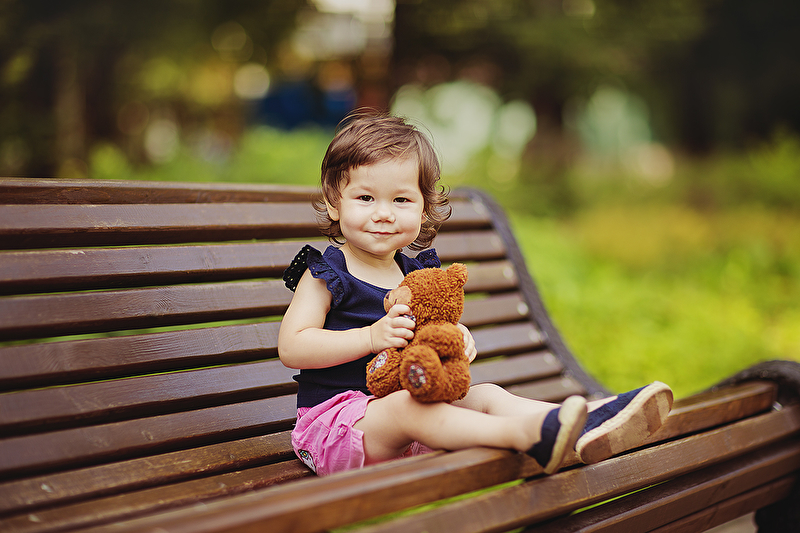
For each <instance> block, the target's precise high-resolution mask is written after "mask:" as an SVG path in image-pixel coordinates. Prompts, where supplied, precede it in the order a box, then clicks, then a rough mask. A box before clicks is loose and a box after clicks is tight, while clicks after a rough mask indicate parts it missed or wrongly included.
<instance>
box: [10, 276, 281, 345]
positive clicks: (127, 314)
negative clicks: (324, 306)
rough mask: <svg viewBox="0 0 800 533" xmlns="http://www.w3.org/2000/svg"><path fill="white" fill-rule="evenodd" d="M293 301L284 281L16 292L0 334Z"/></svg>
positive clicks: (71, 329)
mask: <svg viewBox="0 0 800 533" xmlns="http://www.w3.org/2000/svg"><path fill="white" fill-rule="evenodd" d="M290 300H291V292H290V291H289V290H288V289H287V288H286V287H285V286H284V284H283V282H282V281H278V280H275V281H263V282H261V281H253V282H236V283H215V284H204V285H179V286H170V287H157V288H148V289H130V290H122V291H107V292H88V293H71V294H56V295H40V296H12V297H7V298H4V299H3V307H4V308H5V312H4V313H3V314H2V315H0V339H5V340H13V339H24V338H36V337H51V336H57V335H67V334H77V333H97V332H103V331H113V330H125V329H138V328H147V327H158V326H174V325H182V324H192V323H203V322H212V321H220V320H235V319H241V318H255V317H263V316H269V315H274V314H277V313H282V312H283V311H284V310H285V309H286V307H287V306H288V305H289V302H290Z"/></svg>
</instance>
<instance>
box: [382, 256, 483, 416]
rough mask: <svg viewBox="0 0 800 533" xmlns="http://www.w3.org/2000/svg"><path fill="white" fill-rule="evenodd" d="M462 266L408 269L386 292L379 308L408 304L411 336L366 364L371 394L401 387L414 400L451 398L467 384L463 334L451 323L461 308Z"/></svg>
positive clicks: (464, 274)
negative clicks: (399, 281) (400, 280)
mask: <svg viewBox="0 0 800 533" xmlns="http://www.w3.org/2000/svg"><path fill="white" fill-rule="evenodd" d="M466 282H467V267H466V266H464V265H462V264H460V263H455V264H453V265H451V266H450V267H449V268H447V270H441V269H438V268H423V269H421V270H416V271H414V272H411V273H409V274H408V275H407V276H406V277H405V279H403V281H402V282H401V283H400V285H399V286H398V287H397V288H396V289H393V290H391V291H390V292H389V294H387V295H386V298H385V299H384V302H383V306H384V308H385V309H386V311H388V310H389V309H390V308H391V307H392V305H394V304H396V303H404V304H406V305H408V306H409V307H410V308H411V314H412V318H413V319H414V320H415V322H416V327H415V328H414V338H413V339H412V340H411V342H409V344H408V345H407V346H406V347H405V348H389V349H387V350H383V351H382V352H381V353H379V354H378V355H376V356H375V358H373V359H372V361H370V363H369V364H368V365H367V388H369V390H370V392H371V393H372V394H374V395H375V396H377V397H382V396H386V395H388V394H391V393H392V392H395V391H398V390H401V389H405V390H407V391H409V392H410V393H411V395H412V396H413V397H414V398H416V399H417V400H418V401H420V402H425V403H430V402H452V401H455V400H460V399H461V398H463V397H464V396H465V395H466V394H467V391H468V390H469V386H470V375H469V360H468V359H467V356H466V355H465V354H464V335H463V333H462V332H461V330H459V329H458V328H457V327H456V324H457V323H458V321H459V319H460V318H461V313H462V311H463V310H464V284H465V283H466Z"/></svg>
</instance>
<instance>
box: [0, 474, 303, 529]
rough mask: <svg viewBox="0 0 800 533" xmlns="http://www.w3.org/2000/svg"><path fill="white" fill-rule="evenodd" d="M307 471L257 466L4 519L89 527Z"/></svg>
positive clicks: (24, 525) (9, 523)
mask: <svg viewBox="0 0 800 533" xmlns="http://www.w3.org/2000/svg"><path fill="white" fill-rule="evenodd" d="M307 471H308V469H307V468H306V467H305V466H304V465H303V464H302V463H301V462H300V460H295V461H291V462H287V463H281V464H274V465H264V466H256V467H253V468H247V469H242V470H237V471H235V472H226V473H224V474H218V475H215V476H211V477H207V478H201V479H194V480H191V481H183V482H179V483H175V484H169V485H163V486H158V487H153V488H148V489H142V490H140V491H137V492H132V493H128V494H121V495H116V496H107V497H101V498H97V499H95V500H92V501H87V502H81V503H75V504H71V505H66V506H64V507H57V508H53V509H43V510H40V511H34V512H32V513H26V514H23V515H16V516H11V517H8V518H5V519H3V522H4V526H6V527H8V528H10V530H11V531H15V532H18V533H47V532H50V531H62V530H65V529H74V528H80V527H87V526H92V525H95V524H102V523H104V522H109V521H117V520H124V519H126V518H132V517H135V516H138V515H141V514H145V513H149V512H154V511H156V510H164V509H169V508H171V507H177V506H180V505H189V504H192V503H196V502H200V501H209V500H212V499H214V498H220V497H222V496H231V495H235V494H240V493H242V492H248V491H252V490H257V489H263V488H265V487H269V486H271V485H275V484H278V483H281V482H285V481H290V480H293V479H298V478H301V477H305V475H306V472H307ZM31 517H33V519H32V518H31Z"/></svg>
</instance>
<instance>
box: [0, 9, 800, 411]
mask: <svg viewBox="0 0 800 533" xmlns="http://www.w3.org/2000/svg"><path fill="white" fill-rule="evenodd" d="M798 23H800V4H798V3H796V2H793V1H791V0H776V1H773V2H769V3H756V2H747V1H744V0H694V1H688V0H687V1H683V0H650V1H646V2H645V1H634V0H527V1H514V0H492V1H489V0H438V1H433V0H396V1H395V0H307V1H306V0H259V1H256V0H234V1H225V2H223V1H219V0H214V1H211V0H208V1H199V0H140V1H139V2H126V3H122V2H108V1H105V0H72V1H70V2H61V1H55V0H27V1H26V0H2V1H0V175H5V176H29V177H91V178H102V179H146V180H189V181H241V182H277V183H307V184H314V183H316V182H317V180H318V173H319V163H320V161H321V158H322V155H323V154H324V151H325V149H326V147H327V143H328V142H329V140H330V138H331V136H332V134H333V129H334V127H335V125H336V124H337V123H338V121H339V120H340V119H341V118H342V117H343V116H344V115H345V114H346V113H347V112H348V111H350V110H351V109H353V108H356V107H361V106H369V107H374V108H378V109H389V110H392V111H393V112H395V113H399V114H403V115H405V116H408V117H410V118H412V119H413V120H415V121H417V122H418V123H419V124H421V126H422V127H423V129H424V130H425V131H427V132H429V133H430V135H431V136H432V138H433V139H434V143H435V145H436V146H437V149H438V150H439V152H440V155H441V157H442V162H443V173H444V179H445V181H446V182H447V184H448V185H449V186H451V187H457V186H459V185H462V184H465V185H472V186H477V187H481V188H483V189H485V190H487V191H489V192H490V193H492V194H493V195H494V196H495V197H496V198H497V199H498V201H499V202H500V203H501V204H503V205H504V206H505V207H506V208H507V209H508V210H509V212H510V214H511V217H512V221H513V224H514V226H515V231H516V235H517V237H518V238H519V240H520V242H521V245H522V247H523V250H524V252H525V255H526V257H527V259H528V263H529V265H530V267H531V270H532V271H533V273H534V276H535V277H536V279H537V282H538V283H539V286H540V290H541V292H542V294H543V297H544V299H545V302H546V304H547V306H548V308H549V310H550V312H551V313H552V315H553V318H554V320H555V322H556V324H557V326H558V327H559V329H560V330H561V331H562V333H563V334H564V337H565V338H566V340H567V343H568V345H569V346H570V347H571V348H572V349H573V351H574V352H575V353H576V355H577V357H578V358H579V360H580V361H581V362H582V363H583V364H584V366H585V367H586V368H587V369H588V370H589V371H590V372H591V373H593V374H594V375H595V376H596V377H597V378H598V379H599V380H600V381H601V382H603V383H604V384H605V385H606V386H608V387H609V388H610V389H612V390H617V391H619V390H626V389H629V388H632V387H635V386H638V385H640V384H642V383H644V382H647V381H651V380H654V379H659V380H662V381H665V382H668V383H670V384H671V385H672V386H673V388H674V389H675V391H676V393H677V394H678V395H680V396H682V395H685V394H688V393H691V392H695V391H697V390H700V389H703V388H705V387H708V386H710V385H712V384H713V383H715V382H717V381H719V380H721V379H723V378H724V377H727V376H729V375H731V374H733V373H734V372H736V371H738V370H741V369H743V368H745V367H747V366H749V365H751V364H753V363H755V362H757V361H760V360H765V359H775V358H780V359H793V360H800V306H798V304H797V302H798V300H799V299H800V210H798V207H799V206H800V135H798V132H799V131H800V100H798V95H799V94H800V32H797V31H796V27H797V25H798Z"/></svg>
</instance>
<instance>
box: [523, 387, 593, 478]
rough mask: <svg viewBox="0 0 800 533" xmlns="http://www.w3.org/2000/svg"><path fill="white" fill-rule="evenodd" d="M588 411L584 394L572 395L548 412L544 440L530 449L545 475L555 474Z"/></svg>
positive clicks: (572, 444) (544, 426) (580, 428)
mask: <svg viewBox="0 0 800 533" xmlns="http://www.w3.org/2000/svg"><path fill="white" fill-rule="evenodd" d="M586 414H587V413H586V399H584V398H583V397H581V396H570V397H569V398H567V399H566V400H564V403H562V404H561V407H558V408H556V409H553V410H552V411H550V412H549V413H547V415H546V416H545V419H544V423H543V424H542V438H541V440H540V441H539V442H537V443H536V444H534V445H533V446H531V449H530V450H528V451H527V454H528V455H530V456H531V457H533V458H534V459H536V462H537V463H539V464H540V465H541V466H542V468H543V469H544V473H545V474H552V473H553V472H555V471H556V470H558V469H559V467H561V465H562V464H563V463H564V459H565V458H566V456H567V452H569V451H570V450H572V449H573V447H574V446H575V443H576V441H577V440H578V437H579V436H580V434H581V430H582V429H583V427H584V425H585V424H586Z"/></svg>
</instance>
